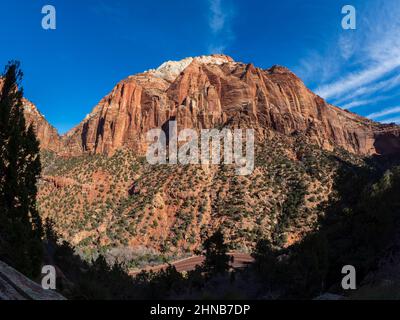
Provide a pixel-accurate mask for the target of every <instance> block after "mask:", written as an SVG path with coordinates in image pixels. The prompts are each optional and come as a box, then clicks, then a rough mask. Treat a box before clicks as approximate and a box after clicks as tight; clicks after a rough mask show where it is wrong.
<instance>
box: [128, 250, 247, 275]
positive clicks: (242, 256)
mask: <svg viewBox="0 0 400 320" xmlns="http://www.w3.org/2000/svg"><path fill="white" fill-rule="evenodd" d="M229 255H230V256H231V257H233V263H231V266H232V267H233V268H244V267H246V265H248V264H251V263H253V262H254V259H253V257H252V256H251V255H249V254H247V253H238V252H230V253H229ZM204 259H205V258H204V256H193V257H189V258H186V259H182V260H178V261H174V262H172V263H171V265H173V266H174V267H175V268H176V270H177V271H179V272H187V271H191V270H194V269H195V268H196V266H198V265H201V264H202V263H203V261H204ZM167 267H168V264H162V265H158V266H153V267H146V268H144V269H142V270H145V271H150V270H153V271H154V272H156V271H160V270H162V269H165V268H167ZM140 271H141V270H133V271H131V272H130V273H129V274H131V275H136V274H138V273H139V272H140Z"/></svg>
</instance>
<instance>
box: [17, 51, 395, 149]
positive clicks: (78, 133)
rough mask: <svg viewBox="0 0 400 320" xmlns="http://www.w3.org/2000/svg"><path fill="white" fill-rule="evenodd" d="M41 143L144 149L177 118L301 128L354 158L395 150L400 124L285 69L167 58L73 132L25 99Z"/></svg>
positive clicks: (218, 58)
mask: <svg viewBox="0 0 400 320" xmlns="http://www.w3.org/2000/svg"><path fill="white" fill-rule="evenodd" d="M24 110H25V116H26V119H27V123H28V124H31V123H33V124H34V125H35V128H36V132H37V135H38V138H39V140H40V142H41V147H42V148H43V149H46V150H51V151H55V152H57V153H61V154H64V155H80V154H82V153H86V152H89V153H102V154H107V155H112V154H113V153H115V151H116V150H118V149H120V148H121V147H128V148H131V149H134V150H136V151H138V152H139V153H144V151H145V150H146V141H145V135H146V132H147V131H148V130H150V129H153V128H160V127H163V126H164V125H165V124H167V123H168V121H170V120H172V119H176V120H177V121H178V126H179V127H181V128H198V129H201V128H212V127H221V126H225V125H228V126H229V125H232V126H242V127H252V128H255V129H256V132H257V133H258V136H257V137H258V139H261V140H262V139H264V138H265V137H266V136H271V135H273V134H274V133H276V132H278V133H283V134H286V135H292V134H295V133H302V134H304V135H306V136H307V137H308V138H309V140H310V142H312V143H314V144H317V145H319V146H320V147H322V148H324V149H326V150H331V149H333V148H334V147H335V146H336V147H342V148H344V149H345V150H347V151H350V152H352V153H355V154H358V155H373V154H388V153H393V152H397V151H399V150H400V139H399V135H400V129H399V127H397V126H394V125H383V124H378V123H375V122H372V121H370V120H368V119H366V118H363V117H360V116H358V115H356V114H353V113H351V112H348V111H346V110H342V109H340V108H338V107H335V106H333V105H330V104H328V103H327V102H326V101H324V100H323V99H322V98H321V97H319V96H317V95H315V94H314V93H313V92H311V91H310V90H309V89H308V88H307V87H306V86H305V85H304V83H303V82H302V81H301V80H300V79H299V78H298V77H297V76H296V75H295V74H293V73H292V72H291V71H289V70H288V69H287V68H285V67H281V66H273V67H272V68H270V69H266V70H263V69H260V68H256V67H255V66H254V65H253V64H244V63H240V62H235V61H233V59H232V58H230V57H228V56H225V55H212V56H201V57H196V58H187V59H184V60H181V61H168V62H166V63H164V64H162V65H161V66H160V67H159V68H158V69H155V70H149V71H147V72H144V73H141V74H137V75H134V76H130V77H128V78H127V79H125V80H123V81H121V82H120V83H118V84H117V85H116V86H115V88H114V89H113V90H112V91H111V93H110V94H108V95H107V96H106V97H104V98H103V99H102V100H101V101H100V103H99V104H98V105H97V106H96V107H95V108H94V110H93V111H92V112H91V113H90V114H89V115H87V117H86V118H85V119H84V120H83V121H82V122H81V123H80V124H79V125H78V126H77V127H75V128H74V129H72V130H71V131H70V132H68V133H67V134H66V135H64V136H62V137H60V136H59V135H58V133H57V131H56V129H55V128H54V127H52V126H51V125H50V124H49V123H48V122H47V121H46V119H45V118H44V116H43V115H42V114H40V112H39V111H38V110H37V108H36V107H35V106H34V105H33V104H32V103H31V102H29V101H28V100H24Z"/></svg>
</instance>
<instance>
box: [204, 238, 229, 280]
mask: <svg viewBox="0 0 400 320" xmlns="http://www.w3.org/2000/svg"><path fill="white" fill-rule="evenodd" d="M203 247H204V250H205V258H206V259H205V261H204V263H203V268H204V271H206V272H207V273H208V275H214V274H221V273H225V272H226V271H228V270H229V262H230V261H231V260H232V258H231V257H230V256H229V255H228V246H227V245H226V243H225V240H224V235H223V233H222V231H221V230H218V231H216V232H215V233H214V234H213V235H212V236H211V237H209V238H208V239H207V240H206V241H205V242H204V244H203Z"/></svg>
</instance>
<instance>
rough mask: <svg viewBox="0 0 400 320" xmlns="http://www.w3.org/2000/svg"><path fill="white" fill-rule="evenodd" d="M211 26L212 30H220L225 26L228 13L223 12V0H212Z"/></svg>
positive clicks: (216, 31) (215, 31)
mask: <svg viewBox="0 0 400 320" xmlns="http://www.w3.org/2000/svg"><path fill="white" fill-rule="evenodd" d="M210 11H211V17H210V28H211V30H212V32H214V33H218V32H220V31H221V30H222V29H223V28H224V26H225V22H226V19H227V15H226V14H225V13H224V12H223V8H222V0H210Z"/></svg>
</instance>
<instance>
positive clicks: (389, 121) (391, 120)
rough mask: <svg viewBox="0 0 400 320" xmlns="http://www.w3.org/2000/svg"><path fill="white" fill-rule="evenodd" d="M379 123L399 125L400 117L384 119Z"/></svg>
mask: <svg viewBox="0 0 400 320" xmlns="http://www.w3.org/2000/svg"><path fill="white" fill-rule="evenodd" d="M380 122H382V123H397V124H399V123H400V117H397V118H391V119H386V120H382V121H380Z"/></svg>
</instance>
